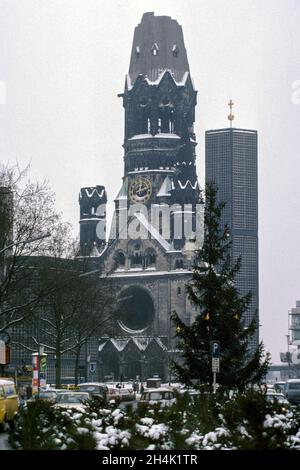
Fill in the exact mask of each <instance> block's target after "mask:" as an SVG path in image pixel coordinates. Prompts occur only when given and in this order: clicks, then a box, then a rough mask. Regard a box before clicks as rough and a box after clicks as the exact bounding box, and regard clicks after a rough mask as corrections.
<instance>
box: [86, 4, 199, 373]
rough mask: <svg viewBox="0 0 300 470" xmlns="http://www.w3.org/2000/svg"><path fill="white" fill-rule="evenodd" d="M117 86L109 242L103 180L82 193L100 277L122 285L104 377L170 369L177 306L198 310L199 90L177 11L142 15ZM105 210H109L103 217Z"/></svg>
mask: <svg viewBox="0 0 300 470" xmlns="http://www.w3.org/2000/svg"><path fill="white" fill-rule="evenodd" d="M119 96H120V98H122V101H123V107H124V111H125V135H124V144H123V148H124V156H123V158H124V174H123V179H122V184H121V188H120V191H119V193H118V194H117V196H116V199H115V212H114V217H113V222H112V226H111V229H110V234H109V237H108V242H107V243H106V244H105V245H104V244H103V234H104V232H105V217H103V214H105V203H106V197H105V198H104V199H103V195H104V193H103V194H102V196H101V195H100V196H101V197H100V196H99V191H98V192H97V190H96V187H91V188H83V189H82V190H81V193H80V207H81V218H80V224H81V232H80V243H81V247H82V255H83V256H86V255H87V254H88V255H89V256H90V257H91V258H92V259H93V260H94V261H95V263H96V265H97V266H98V269H99V271H100V282H101V276H102V277H109V278H111V279H113V280H114V283H116V285H117V286H118V292H119V295H118V298H117V299H116V309H115V316H116V322H117V333H116V336H115V337H114V338H102V339H101V341H100V345H99V356H98V357H97V377H98V379H99V380H103V379H105V378H106V377H110V378H113V379H117V380H119V379H121V378H130V379H133V378H136V377H137V376H139V377H140V378H142V379H144V378H145V377H146V376H148V375H153V374H155V373H157V374H159V375H160V376H161V377H162V378H168V374H169V372H168V370H169V363H170V360H171V359H172V358H173V352H172V351H173V347H174V329H173V326H172V324H171V321H170V314H171V312H172V311H173V310H176V311H177V313H178V314H179V315H180V316H181V318H182V319H183V320H184V321H185V322H186V323H190V322H191V321H192V320H193V317H194V315H195V312H194V310H193V306H192V305H191V304H190V302H189V299H188V297H187V294H186V290H185V284H186V282H187V281H188V280H189V279H190V277H191V270H190V264H191V258H192V254H193V251H194V249H195V247H196V246H197V244H200V243H201V227H200V226H201V214H200V211H199V206H201V204H199V202H200V189H199V184H198V180H197V174H196V153H195V147H196V138H195V134H194V121H195V106H196V97H197V92H196V91H195V89H194V85H193V82H192V79H191V76H190V70H189V64H188V59H187V53H186V49H185V45H184V39H183V33H182V28H181V26H180V25H179V24H178V23H177V21H175V20H173V19H171V18H170V17H167V16H155V15H154V13H145V14H144V15H143V17H142V21H141V23H140V24H139V25H138V26H137V27H136V28H135V32H134V38H133V44H132V50H131V58H130V65H129V72H128V74H127V76H126V80H125V87H124V92H123V93H121V94H120V95H119ZM98 188H99V187H98ZM101 188H103V187H102V186H101ZM103 191H104V188H103ZM97 194H98V195H97ZM93 197H94V198H95V197H96V199H97V201H96V202H97V203H99V207H97V206H96V205H95V204H94V202H95V201H94V202H92V198H93ZM83 202H84V204H85V210H83V208H82V207H83ZM95 214H96V215H95ZM98 216H99V217H102V220H100V221H98V222H97V221H96V223H95V219H96V217H98ZM91 244H92V245H93V246H92V247H91ZM87 247H88V248H89V249H90V250H91V251H90V252H89V253H87V251H86V248H87Z"/></svg>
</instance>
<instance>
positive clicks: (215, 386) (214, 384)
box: [213, 372, 217, 393]
mask: <svg viewBox="0 0 300 470" xmlns="http://www.w3.org/2000/svg"><path fill="white" fill-rule="evenodd" d="M216 391H217V373H216V372H213V393H216Z"/></svg>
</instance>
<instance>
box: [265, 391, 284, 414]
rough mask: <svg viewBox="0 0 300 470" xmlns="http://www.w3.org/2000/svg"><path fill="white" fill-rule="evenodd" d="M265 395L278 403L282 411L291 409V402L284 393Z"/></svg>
mask: <svg viewBox="0 0 300 470" xmlns="http://www.w3.org/2000/svg"><path fill="white" fill-rule="evenodd" d="M265 397H266V399H267V400H268V401H269V402H271V403H274V404H278V405H279V406H280V408H281V411H282V412H287V411H289V408H290V403H289V401H288V400H287V399H286V398H285V396H284V395H283V393H266V395H265Z"/></svg>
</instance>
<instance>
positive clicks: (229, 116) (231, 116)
mask: <svg viewBox="0 0 300 470" xmlns="http://www.w3.org/2000/svg"><path fill="white" fill-rule="evenodd" d="M228 106H229V108H230V114H228V120H229V121H230V127H232V121H233V120H234V115H233V114H232V107H233V106H234V102H233V101H232V100H230V101H229V103H228Z"/></svg>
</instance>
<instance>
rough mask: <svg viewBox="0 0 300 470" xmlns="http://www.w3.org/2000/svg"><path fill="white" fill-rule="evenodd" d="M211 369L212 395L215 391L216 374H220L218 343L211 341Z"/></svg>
mask: <svg viewBox="0 0 300 470" xmlns="http://www.w3.org/2000/svg"><path fill="white" fill-rule="evenodd" d="M211 369H212V373H213V393H216V391H217V373H219V372H220V341H216V340H213V341H211Z"/></svg>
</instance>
